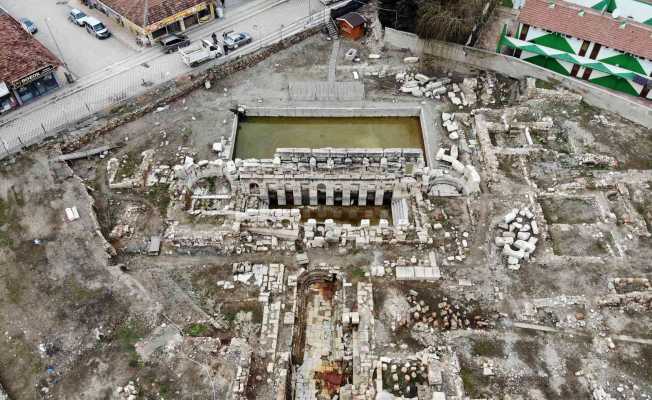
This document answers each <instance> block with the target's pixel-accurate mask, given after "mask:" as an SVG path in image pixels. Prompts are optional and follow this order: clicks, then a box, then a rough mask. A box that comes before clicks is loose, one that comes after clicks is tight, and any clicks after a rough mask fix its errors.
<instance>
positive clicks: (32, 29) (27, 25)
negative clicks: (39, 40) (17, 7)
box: [19, 17, 38, 35]
mask: <svg viewBox="0 0 652 400" xmlns="http://www.w3.org/2000/svg"><path fill="white" fill-rule="evenodd" d="M19 21H20V24H21V25H22V26H23V29H25V30H26V31H27V32H29V33H31V34H32V35H33V34H35V33H36V32H38V28H37V27H36V24H35V23H34V22H32V21H31V20H30V19H29V18H25V17H23V18H20V19H19Z"/></svg>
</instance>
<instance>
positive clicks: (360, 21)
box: [336, 12, 367, 40]
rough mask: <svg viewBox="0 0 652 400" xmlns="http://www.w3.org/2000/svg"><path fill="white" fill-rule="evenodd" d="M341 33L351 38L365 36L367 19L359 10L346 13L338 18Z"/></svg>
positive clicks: (356, 38)
mask: <svg viewBox="0 0 652 400" xmlns="http://www.w3.org/2000/svg"><path fill="white" fill-rule="evenodd" d="M336 21H337V25H338V27H339V30H340V34H341V35H342V36H344V37H346V38H349V39H351V40H358V39H360V38H361V37H363V36H364V34H365V31H366V29H367V20H366V19H365V17H363V16H362V15H360V14H358V13H357V12H350V13H348V14H344V15H342V16H341V17H339V18H337V19H336Z"/></svg>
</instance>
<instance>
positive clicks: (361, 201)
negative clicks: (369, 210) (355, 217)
mask: <svg viewBox="0 0 652 400" xmlns="http://www.w3.org/2000/svg"><path fill="white" fill-rule="evenodd" d="M358 205H359V206H362V207H364V206H366V205H367V187H366V186H365V185H360V190H359V191H358Z"/></svg>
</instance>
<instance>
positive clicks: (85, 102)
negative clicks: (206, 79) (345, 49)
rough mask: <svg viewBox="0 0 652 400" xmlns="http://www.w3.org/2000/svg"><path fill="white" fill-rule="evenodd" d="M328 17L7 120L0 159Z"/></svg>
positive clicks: (142, 69) (136, 72)
mask: <svg viewBox="0 0 652 400" xmlns="http://www.w3.org/2000/svg"><path fill="white" fill-rule="evenodd" d="M329 15H330V11H329V9H324V10H321V11H319V12H316V13H314V14H311V15H309V16H306V17H303V18H300V19H298V20H295V21H293V22H291V23H289V24H287V25H281V26H280V28H279V29H278V30H276V31H274V32H271V33H268V34H267V35H266V36H265V37H264V38H262V39H258V40H255V41H254V42H252V43H251V44H250V45H247V46H244V47H242V48H240V49H238V50H237V51H235V52H231V53H229V54H228V55H227V56H222V57H220V58H218V59H217V60H215V61H213V62H208V63H206V64H204V65H203V66H201V67H199V68H195V69H193V70H190V71H189V70H181V71H178V72H176V73H171V72H169V71H170V70H171V68H170V67H171V66H173V64H177V68H178V63H179V62H180V61H179V57H167V58H160V60H165V62H159V63H156V64H153V65H148V64H147V63H143V64H141V65H139V66H138V67H137V68H135V69H130V70H128V71H125V72H122V73H120V74H118V75H116V76H113V77H111V78H109V79H106V80H104V81H101V82H98V83H96V84H93V85H91V86H88V87H85V88H80V89H79V90H78V91H76V92H73V93H70V94H68V95H65V96H64V97H62V98H60V99H59V100H56V101H55V102H54V103H51V104H47V105H44V106H43V107H40V108H37V109H35V110H33V111H31V112H29V113H27V114H25V115H24V116H21V117H19V118H17V119H15V120H13V121H10V122H8V123H6V124H5V125H3V126H2V127H1V128H0V159H2V158H5V157H7V156H10V155H11V154H14V153H17V152H19V151H21V150H22V149H23V148H25V147H27V146H30V145H33V144H36V143H40V142H42V141H43V140H45V139H47V138H48V137H51V136H54V135H56V134H57V133H58V132H60V131H61V130H62V128H64V127H67V126H70V125H71V124H75V123H77V122H80V121H82V120H84V119H86V118H88V117H90V116H92V115H94V114H96V113H98V112H99V111H102V110H106V109H109V108H110V107H111V106H115V105H118V104H119V103H120V102H122V101H124V100H127V99H129V98H132V97H135V96H138V95H141V94H143V93H145V92H146V91H147V90H149V89H151V87H152V86H156V85H160V84H162V83H165V82H167V81H170V80H172V79H175V78H177V77H178V76H182V75H187V74H189V73H192V74H197V73H201V72H204V71H206V70H208V69H210V68H214V67H215V66H216V65H221V64H225V63H228V62H230V61H233V60H235V59H237V58H239V57H241V56H243V55H246V54H251V53H254V52H256V51H259V50H261V49H263V48H265V47H268V46H271V45H273V44H276V43H278V42H280V41H282V40H283V39H287V38H289V37H291V36H293V35H296V34H298V33H301V32H303V31H305V30H308V29H312V28H314V27H317V26H320V25H323V24H325V22H326V21H327V20H328V18H329Z"/></svg>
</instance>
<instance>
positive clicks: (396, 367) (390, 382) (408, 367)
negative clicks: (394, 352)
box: [380, 357, 428, 397]
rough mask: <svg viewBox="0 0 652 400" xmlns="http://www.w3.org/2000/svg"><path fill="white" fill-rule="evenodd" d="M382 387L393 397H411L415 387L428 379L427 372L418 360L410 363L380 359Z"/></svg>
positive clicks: (385, 358) (387, 358)
mask: <svg viewBox="0 0 652 400" xmlns="http://www.w3.org/2000/svg"><path fill="white" fill-rule="evenodd" d="M380 360H381V363H382V374H383V386H384V389H386V390H388V391H390V392H391V393H392V394H393V395H395V396H406V397H413V396H414V395H415V394H416V386H417V385H419V384H423V382H425V381H427V379H428V370H427V368H426V366H425V365H423V363H421V361H420V360H419V359H415V360H410V361H405V362H403V361H401V360H394V359H391V358H389V357H381V359H380Z"/></svg>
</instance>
